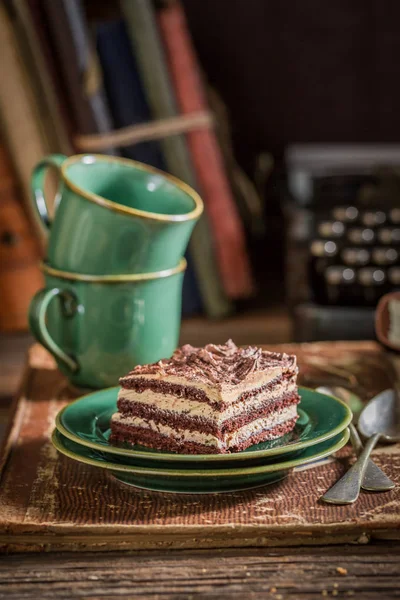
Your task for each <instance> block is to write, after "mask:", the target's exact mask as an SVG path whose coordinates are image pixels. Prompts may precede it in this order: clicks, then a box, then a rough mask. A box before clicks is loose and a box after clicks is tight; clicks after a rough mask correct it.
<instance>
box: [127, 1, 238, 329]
mask: <svg viewBox="0 0 400 600" xmlns="http://www.w3.org/2000/svg"><path fill="white" fill-rule="evenodd" d="M121 6H122V10H123V14H124V16H125V21H126V25H127V29H128V33H129V35H130V39H131V43H132V49H133V52H134V54H135V56H136V58H137V65H138V69H139V72H140V75H141V77H142V81H143V83H144V86H145V89H146V92H147V98H148V102H149V105H150V109H151V113H152V115H153V116H154V117H155V118H157V119H162V118H168V117H174V116H176V115H178V112H179V111H178V106H177V102H176V98H175V92H174V89H173V84H172V82H171V79H170V75H169V72H168V65H167V62H166V58H165V54H164V48H163V45H162V42H161V39H160V34H159V30H158V24H157V20H156V16H155V13H154V9H153V7H152V5H151V3H149V2H148V0H121ZM160 143H161V147H162V149H163V152H164V156H165V160H166V164H167V168H168V171H169V172H170V173H172V174H173V175H175V176H176V177H179V178H180V179H182V181H184V182H185V183H187V184H188V185H190V186H191V187H193V188H194V189H197V190H198V191H199V192H200V194H201V190H199V186H198V182H197V180H196V176H195V173H194V169H193V165H192V163H191V159H190V155H189V150H188V147H187V143H186V139H185V137H184V136H183V135H176V136H171V137H167V138H165V139H164V140H162V141H161V142H160ZM189 252H190V254H191V258H192V263H193V270H194V272H195V274H196V281H197V285H198V288H199V291H200V295H201V298H202V303H203V305H204V309H205V312H206V313H207V315H209V316H210V317H214V318H221V317H223V316H226V315H227V314H229V313H231V312H232V305H231V303H230V302H229V301H228V299H227V297H226V294H225V292H224V290H223V287H222V284H221V280H220V276H219V272H218V266H217V265H216V261H215V257H214V251H213V244H212V237H211V231H210V226H209V223H208V218H207V215H206V214H203V215H202V216H201V217H200V220H199V222H198V223H197V225H196V227H195V230H194V232H193V234H192V237H191V240H190V243H189Z"/></svg>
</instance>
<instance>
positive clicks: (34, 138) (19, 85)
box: [0, 4, 51, 231]
mask: <svg viewBox="0 0 400 600" xmlns="http://www.w3.org/2000/svg"><path fill="white" fill-rule="evenodd" d="M0 56H1V60H0V76H1V85H0V118H1V122H2V129H3V135H4V139H5V141H6V142H7V146H8V149H9V152H10V156H11V160H12V162H13V165H14V168H15V171H16V174H17V177H18V179H19V181H20V185H21V189H22V192H23V197H24V200H25V203H26V206H27V210H28V211H29V213H28V214H29V216H30V219H31V221H32V223H35V222H36V220H35V216H34V213H33V209H32V208H31V206H32V205H31V201H30V194H31V190H30V178H31V171H32V168H33V167H34V165H35V164H36V163H37V162H39V160H41V159H42V158H43V156H44V155H46V154H48V153H49V152H50V151H51V148H50V147H49V145H48V143H47V139H46V135H45V132H44V131H43V129H42V127H41V123H40V118H39V112H38V109H37V105H36V101H35V96H34V94H33V92H32V89H31V87H30V83H29V77H28V74H27V72H26V69H25V65H24V63H23V59H22V56H21V53H20V51H19V48H18V43H17V39H16V36H15V33H14V30H13V27H12V23H11V20H10V17H9V14H8V13H7V11H6V8H5V5H4V4H0ZM38 231H40V230H39V229H38Z"/></svg>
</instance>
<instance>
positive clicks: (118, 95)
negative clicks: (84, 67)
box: [96, 19, 164, 169]
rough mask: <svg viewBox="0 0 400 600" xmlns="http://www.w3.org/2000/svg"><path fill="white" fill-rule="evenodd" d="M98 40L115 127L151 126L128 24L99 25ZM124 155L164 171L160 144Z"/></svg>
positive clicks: (145, 145)
mask: <svg viewBox="0 0 400 600" xmlns="http://www.w3.org/2000/svg"><path fill="white" fill-rule="evenodd" d="M96 39H97V51H98V53H99V57H100V61H101V65H102V69H103V75H104V84H105V89H106V92H107V98H108V102H109V106H110V108H111V112H112V116H113V121H114V125H115V127H117V128H121V127H126V126H129V125H137V124H139V123H146V122H148V121H149V120H150V118H151V117H150V111H149V107H148V105H147V100H146V97H145V93H144V90H143V86H142V82H141V80H140V76H139V73H138V69H137V65H136V61H135V57H134V56H133V53H132V50H131V44H130V41H129V37H128V34H127V31H126V27H125V23H124V21H123V20H120V19H118V20H115V21H108V22H104V23H99V24H98V25H97V27H96ZM122 153H123V154H124V156H127V157H128V158H132V159H134V160H138V161H141V162H144V163H147V164H150V165H152V166H154V167H157V168H159V169H163V168H164V160H163V157H162V154H161V149H160V146H159V143H158V142H141V143H139V144H133V145H132V146H127V147H124V148H123V149H122Z"/></svg>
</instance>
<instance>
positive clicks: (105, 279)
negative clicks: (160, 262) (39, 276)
mask: <svg viewBox="0 0 400 600" xmlns="http://www.w3.org/2000/svg"><path fill="white" fill-rule="evenodd" d="M186 267H187V261H186V259H185V258H182V259H181V260H180V261H179V264H178V265H177V266H176V267H172V268H170V269H164V270H162V271H153V272H150V273H130V274H126V275H88V274H84V273H71V272H70V271H62V270H60V269H56V268H54V267H52V266H51V265H49V264H48V263H46V262H44V261H43V262H41V263H40V269H41V271H42V272H43V273H44V274H45V275H51V276H53V277H58V278H59V279H68V280H70V281H83V282H86V283H134V282H138V281H154V280H155V279H165V278H166V277H171V276H172V275H177V274H178V273H182V272H183V271H185V270H186Z"/></svg>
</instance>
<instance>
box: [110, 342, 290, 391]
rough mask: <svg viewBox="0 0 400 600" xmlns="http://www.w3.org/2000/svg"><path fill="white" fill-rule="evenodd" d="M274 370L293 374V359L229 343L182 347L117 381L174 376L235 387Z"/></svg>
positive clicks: (124, 382)
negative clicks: (169, 356) (257, 374)
mask: <svg viewBox="0 0 400 600" xmlns="http://www.w3.org/2000/svg"><path fill="white" fill-rule="evenodd" d="M274 368H275V369H276V368H280V369H282V370H283V371H290V370H292V371H293V370H294V369H296V357H295V356H290V355H288V354H278V353H277V352H268V351H266V350H262V349H261V348H257V347H255V346H246V347H245V348H238V347H237V346H236V344H234V342H233V341H232V340H228V341H227V342H226V344H223V345H216V344H207V346H205V347H204V348H195V347H194V346H191V345H190V344H185V345H184V346H182V347H181V348H178V350H176V351H175V352H174V354H173V355H172V357H171V358H169V359H163V360H160V361H158V362H157V363H154V364H151V365H139V366H137V367H135V368H134V369H133V370H132V371H131V372H130V373H129V374H128V375H127V376H126V377H122V378H121V379H120V383H121V385H123V386H124V385H126V384H127V382H128V381H129V378H130V376H138V375H139V376H140V375H155V376H157V377H163V376H168V375H169V376H171V375H175V376H177V377H184V378H185V379H187V380H192V381H196V380H197V381H200V382H204V383H210V382H211V383H213V384H215V385H217V386H219V385H220V384H222V383H228V384H231V385H237V384H239V383H241V382H242V381H243V380H244V379H246V377H248V376H249V375H250V374H251V373H254V372H266V371H268V370H269V369H274Z"/></svg>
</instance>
